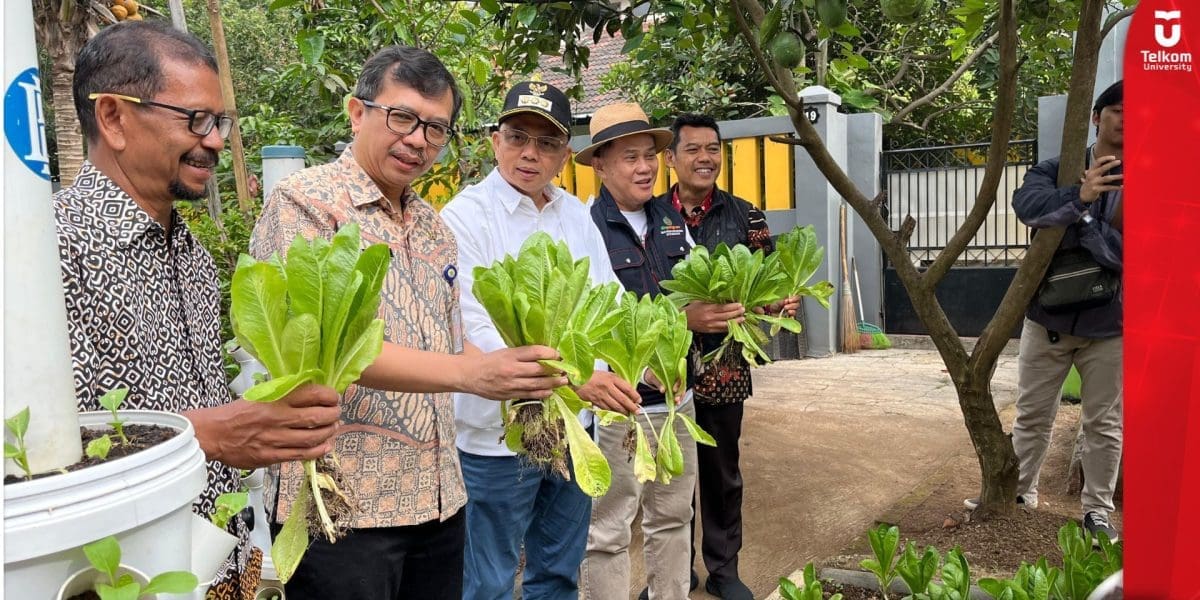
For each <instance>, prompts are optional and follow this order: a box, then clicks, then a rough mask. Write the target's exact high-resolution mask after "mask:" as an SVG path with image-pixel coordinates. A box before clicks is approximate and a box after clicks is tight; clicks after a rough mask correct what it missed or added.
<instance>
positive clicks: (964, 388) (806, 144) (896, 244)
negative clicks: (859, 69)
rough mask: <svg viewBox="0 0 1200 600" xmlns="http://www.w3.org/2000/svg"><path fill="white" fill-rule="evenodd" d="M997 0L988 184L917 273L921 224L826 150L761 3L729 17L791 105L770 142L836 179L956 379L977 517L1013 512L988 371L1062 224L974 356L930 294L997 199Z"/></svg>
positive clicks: (1008, 20) (1088, 55)
mask: <svg viewBox="0 0 1200 600" xmlns="http://www.w3.org/2000/svg"><path fill="white" fill-rule="evenodd" d="M999 4H1000V17H999V21H998V30H999V32H998V33H999V49H1000V64H999V69H1000V74H1001V77H1000V79H999V81H998V82H997V88H998V89H999V90H1000V93H998V94H997V97H996V105H995V113H996V119H995V120H994V122H993V124H992V143H991V145H990V147H989V149H988V164H987V168H986V169H985V174H984V183H983V184H982V185H981V186H980V190H979V196H978V198H977V200H976V205H975V206H974V207H973V208H972V210H971V213H970V214H969V216H968V219H967V220H966V222H964V224H963V225H962V226H961V227H960V229H959V230H958V231H957V232H956V233H955V235H954V236H953V238H952V239H951V243H949V244H947V247H946V249H944V250H943V251H942V253H941V255H939V256H938V259H937V260H936V261H935V262H934V264H933V265H932V266H931V267H930V268H929V269H928V270H926V271H925V272H920V271H918V270H917V269H916V268H915V267H913V265H912V262H911V261H910V260H908V251H907V246H908V236H909V235H911V233H912V228H913V226H914V225H915V221H913V220H912V217H911V216H909V217H908V218H907V219H906V222H905V225H904V226H903V227H902V228H901V231H900V232H898V233H897V232H893V231H892V230H891V228H890V226H889V225H888V224H887V223H886V222H885V221H884V219H883V218H882V216H881V215H880V212H879V205H878V203H877V200H876V201H872V200H870V199H868V198H866V197H865V196H864V195H863V194H862V192H861V191H859V190H858V188H857V187H856V186H855V185H854V183H853V182H852V181H851V180H850V178H849V177H848V176H846V173H845V171H843V170H842V168H841V167H840V166H839V165H838V164H837V162H836V161H835V160H834V159H833V157H832V156H830V155H829V152H828V150H827V149H826V147H825V144H824V142H822V140H821V139H820V137H819V136H818V135H817V133H816V131H815V129H813V127H812V125H811V124H809V123H808V120H807V119H805V118H804V117H803V101H802V100H801V99H800V97H799V95H798V94H797V92H796V86H795V81H794V80H793V78H792V76H791V72H790V70H788V69H784V68H782V67H780V66H779V65H778V64H776V63H775V62H774V61H773V60H769V59H768V58H767V56H766V55H765V54H764V52H763V51H762V49H761V48H760V47H759V46H758V44H757V40H756V37H755V32H754V28H757V27H758V26H759V25H760V24H761V22H762V19H763V16H764V14H765V11H764V10H763V7H762V5H761V4H760V3H759V2H757V1H755V0H730V7H731V10H732V13H733V18H734V21H735V24H736V25H737V27H738V29H739V30H740V32H741V35H742V39H743V40H744V41H745V43H746V44H747V46H749V47H750V50H751V53H752V54H753V55H754V57H755V61H756V62H757V63H758V65H759V66H760V67H761V68H762V69H763V72H764V75H765V76H766V77H767V80H768V81H769V82H770V83H771V85H772V87H774V88H775V91H776V92H778V93H779V95H780V97H782V98H783V100H784V103H785V104H787V106H788V112H789V114H790V115H791V117H792V123H793V125H794V126H795V129H796V137H795V138H793V139H780V138H773V139H775V140H776V141H783V142H787V143H792V144H795V145H798V146H802V147H803V148H804V150H805V151H806V152H807V153H808V154H809V156H810V157H811V158H812V160H813V163H814V165H815V166H816V167H817V169H818V170H819V171H820V172H821V174H823V175H824V176H825V177H826V179H827V180H828V181H829V183H830V185H832V186H833V187H834V189H835V190H837V192H838V193H839V194H841V195H842V197H843V198H845V199H846V201H847V202H848V203H849V204H850V206H851V207H852V208H854V210H855V212H857V213H858V214H859V216H860V217H862V219H863V221H864V223H865V224H866V225H867V228H868V229H870V231H871V233H872V234H873V235H874V236H875V238H876V239H877V240H878V241H879V244H880V247H881V248H882V249H883V251H884V254H885V255H886V256H887V257H888V260H889V261H891V263H892V264H893V265H894V266H895V268H896V273H897V275H898V276H899V278H900V280H901V282H902V283H903V284H904V288H905V290H906V291H907V292H908V294H909V297H910V298H911V299H912V304H913V308H914V309H915V310H916V312H917V315H918V317H920V319H921V322H922V323H923V324H924V325H925V327H926V329H927V330H928V331H929V333H930V337H931V339H932V340H933V342H934V344H935V345H936V346H937V348H938V352H939V353H940V354H941V356H942V360H943V362H945V364H946V368H947V370H948V371H949V373H950V375H951V378H952V379H953V380H954V384H955V388H956V390H957V392H958V397H959V407H960V408H961V410H962V413H963V421H964V423H965V425H966V427H967V431H968V433H969V434H970V436H971V442H972V444H973V445H974V447H975V452H976V455H977V458H978V459H979V466H980V472H981V476H982V480H983V483H982V488H983V489H982V495H981V500H982V501H981V503H980V515H981V516H985V517H986V516H989V515H995V514H1004V513H1009V512H1011V511H1012V510H1013V508H1014V506H1015V503H1014V502H1013V500H1014V498H1015V497H1016V484H1017V476H1018V470H1019V468H1018V467H1019V466H1018V463H1017V458H1016V454H1015V453H1014V452H1013V448H1012V442H1011V438H1010V436H1009V435H1008V434H1006V433H1005V432H1004V429H1003V426H1002V425H1001V423H1000V419H999V416H998V415H997V413H996V409H995V405H994V404H993V399H992V394H991V387H990V384H991V377H992V373H993V372H994V371H995V368H996V361H997V360H998V359H999V356H1000V351H1001V349H1002V348H1003V346H1004V343H1005V342H1006V341H1007V337H1008V332H1011V331H1012V330H1013V327H1015V326H1016V324H1017V322H1018V321H1019V320H1020V318H1021V315H1022V313H1024V310H1025V307H1026V306H1028V304H1029V301H1030V300H1031V299H1032V297H1033V294H1034V292H1035V290H1036V289H1037V285H1038V283H1039V282H1040V281H1041V278H1042V276H1043V274H1044V272H1045V270H1046V267H1047V265H1048V264H1049V261H1050V256H1051V254H1053V252H1054V249H1055V248H1056V247H1057V246H1058V241H1059V240H1060V239H1061V236H1062V230H1061V229H1059V230H1047V231H1044V232H1042V234H1040V235H1038V236H1037V237H1036V238H1035V239H1034V240H1033V242H1032V244H1031V246H1030V249H1029V251H1028V252H1027V253H1026V257H1025V260H1024V261H1023V262H1022V265H1021V268H1020V269H1018V271H1017V274H1016V276H1015V277H1014V278H1013V283H1012V285H1010V287H1009V289H1008V291H1007V292H1006V293H1005V296H1004V300H1003V301H1002V302H1001V306H1000V309H999V310H998V311H997V313H996V315H995V316H994V317H993V319H992V321H991V322H990V323H989V324H988V326H987V328H986V329H985V330H984V332H983V334H982V335H981V336H980V338H979V341H978V343H977V344H976V346H975V348H974V350H973V352H972V353H971V354H970V355H968V354H967V352H966V350H965V349H964V348H963V346H962V343H961V341H960V340H959V338H958V336H957V334H956V333H955V331H954V328H953V326H951V325H950V322H949V320H948V319H947V318H946V314H945V312H944V311H943V310H942V307H941V305H940V304H939V303H938V301H937V298H936V296H935V294H934V290H935V289H936V287H937V284H938V282H939V281H940V280H941V278H942V276H943V275H945V273H946V272H947V271H948V270H949V269H950V267H951V266H952V264H953V262H954V261H955V260H957V258H958V256H959V255H960V254H961V253H962V251H963V250H964V248H965V247H966V245H967V242H968V241H969V240H970V239H971V238H972V237H973V236H974V234H975V231H976V230H977V229H978V228H979V226H980V225H981V224H982V222H983V220H984V217H985V216H986V214H987V213H988V212H989V210H990V208H991V206H992V204H994V203H995V199H996V187H997V184H998V182H999V176H1000V174H1001V173H1002V171H1003V169H1004V165H1005V162H1006V161H1005V156H1006V154H1007V148H1008V139H1009V135H1010V133H1011V124H1012V116H1013V111H1014V110H1015V97H1016V71H1017V60H1016V46H1017V44H1018V40H1017V28H1016V8H1015V3H1014V2H1013V0H1001V2H1000V3H999ZM1102 4H1103V2H1102V0H1084V2H1083V9H1082V11H1081V14H1080V23H1079V34H1078V37H1077V39H1076V47H1075V57H1074V58H1075V61H1074V65H1073V70H1072V76H1071V84H1070V93H1069V95H1068V108H1067V118H1066V120H1067V123H1066V126H1065V127H1064V132H1063V138H1064V139H1063V146H1062V147H1063V149H1064V152H1063V162H1062V164H1063V167H1062V169H1060V176H1061V175H1063V174H1074V173H1077V172H1079V169H1078V168H1075V167H1074V166H1073V165H1075V164H1076V162H1078V163H1079V165H1080V166H1082V156H1083V154H1082V152H1083V145H1082V143H1081V142H1078V141H1077V138H1078V136H1079V134H1080V133H1082V134H1083V135H1084V136H1086V134H1087V131H1086V127H1087V119H1086V111H1087V107H1088V106H1090V100H1091V91H1092V89H1091V84H1092V82H1093V80H1094V79H1095V73H1096V59H1097V56H1098V50H1099V39H1100V36H1099V33H1100V21H1099V10H1100V6H1101V5H1102ZM1072 177H1073V175H1072Z"/></svg>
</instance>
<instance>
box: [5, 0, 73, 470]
mask: <svg viewBox="0 0 1200 600" xmlns="http://www.w3.org/2000/svg"><path fill="white" fill-rule="evenodd" d="M2 83H3V85H4V105H3V106H4V109H3V110H4V112H3V121H4V138H5V143H4V197H3V200H2V201H0V210H2V211H3V213H4V244H3V256H2V257H0V258H3V264H4V331H3V334H4V417H5V418H8V417H11V416H13V415H14V414H16V413H17V412H18V411H20V410H21V409H23V408H26V407H28V408H29V412H30V417H29V432H28V433H27V434H26V437H25V441H26V445H27V447H28V458H29V466H30V467H31V469H32V470H33V472H35V473H40V472H45V471H49V470H52V469H58V468H61V467H65V466H67V465H71V464H74V463H75V462H77V461H79V459H80V456H81V455H82V452H81V450H80V442H79V417H78V414H77V410H78V409H77V408H76V406H75V385H74V382H73V379H72V368H71V352H70V346H69V345H68V341H67V316H66V308H65V304H64V302H63V288H62V271H61V269H60V267H59V262H58V239H57V236H56V235H55V232H54V212H53V209H52V208H51V206H50V163H49V158H48V156H47V153H46V120H45V115H44V114H43V112H42V85H41V84H42V81H41V75H40V74H39V73H38V69H37V50H36V47H35V46H34V37H33V7H32V4H31V3H30V2H5V3H4V80H3V82H2ZM6 434H7V432H6ZM11 439H12V437H11V436H8V435H6V440H9V441H10V440H11ZM4 472H5V473H6V474H16V473H20V470H19V469H17V467H16V465H15V464H14V463H13V462H12V461H10V460H8V461H5V462H4Z"/></svg>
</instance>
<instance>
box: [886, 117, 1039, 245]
mask: <svg viewBox="0 0 1200 600" xmlns="http://www.w3.org/2000/svg"><path fill="white" fill-rule="evenodd" d="M987 149H988V144H986V143H983V144H962V145H957V146H937V147H931V148H912V149H904V150H888V151H885V152H884V153H883V160H882V169H881V173H880V177H881V179H882V185H883V188H884V189H885V190H887V208H888V220H889V222H890V224H891V227H892V229H893V230H898V229H900V226H901V224H902V223H903V222H904V217H905V216H906V215H912V217H913V218H914V219H916V222H917V226H916V229H915V230H914V231H913V235H912V238H911V239H910V240H909V256H910V258H911V260H912V262H913V265H915V266H917V267H922V266H926V265H928V264H930V263H931V262H933V260H935V259H936V258H937V256H938V254H940V253H941V251H942V249H943V248H945V246H946V243H947V242H949V240H950V238H951V237H953V235H954V233H955V232H956V231H957V230H958V228H959V226H961V225H962V222H963V221H964V220H965V219H966V217H967V214H968V213H969V212H970V210H971V207H972V206H973V205H974V204H975V198H976V196H977V194H978V192H979V184H980V183H982V181H983V173H984V165H985V163H986V161H987ZM1036 154H1037V140H1017V141H1013V142H1010V143H1009V146H1008V161H1007V163H1006V165H1005V168H1004V173H1003V174H1002V176H1001V178H1000V184H999V187H998V188H997V190H996V203H995V205H994V206H992V210H991V211H990V212H989V213H988V215H987V217H986V219H985V220H984V222H983V225H982V226H981V227H980V228H979V231H978V232H977V233H976V234H975V237H974V238H972V239H971V241H970V242H969V243H968V244H967V248H966V250H965V251H964V252H963V254H962V255H961V256H960V257H959V258H958V260H957V261H956V262H955V266H1014V265H1016V264H1018V263H1020V261H1021V259H1022V258H1023V257H1024V256H1025V249H1026V248H1028V247H1029V228H1028V227H1026V226H1025V225H1024V224H1022V223H1021V222H1020V221H1018V220H1017V217H1016V215H1015V214H1014V213H1013V210H1012V195H1013V192H1014V191H1016V189H1017V188H1018V187H1019V186H1020V185H1021V180H1022V178H1023V177H1024V175H1025V171H1027V170H1028V169H1029V167H1031V166H1033V164H1034V162H1035V156H1036Z"/></svg>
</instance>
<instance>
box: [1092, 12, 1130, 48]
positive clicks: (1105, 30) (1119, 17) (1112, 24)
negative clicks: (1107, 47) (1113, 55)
mask: <svg viewBox="0 0 1200 600" xmlns="http://www.w3.org/2000/svg"><path fill="white" fill-rule="evenodd" d="M1132 14H1133V7H1129V8H1126V9H1124V10H1119V11H1117V12H1115V13H1113V14H1111V15H1109V16H1108V19H1107V20H1106V21H1104V27H1102V28H1100V43H1104V38H1106V37H1108V34H1109V32H1111V31H1112V30H1113V29H1114V28H1116V26H1117V23H1120V22H1121V21H1123V20H1125V19H1126V18H1128V17H1129V15H1132Z"/></svg>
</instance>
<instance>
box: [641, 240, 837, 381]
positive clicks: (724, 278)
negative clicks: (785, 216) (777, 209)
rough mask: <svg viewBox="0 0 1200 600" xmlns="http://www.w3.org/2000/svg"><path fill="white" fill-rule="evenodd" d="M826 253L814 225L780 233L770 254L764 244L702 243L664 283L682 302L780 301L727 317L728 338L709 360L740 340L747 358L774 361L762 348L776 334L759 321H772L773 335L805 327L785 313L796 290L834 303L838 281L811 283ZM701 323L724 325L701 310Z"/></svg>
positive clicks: (754, 303) (675, 299)
mask: <svg viewBox="0 0 1200 600" xmlns="http://www.w3.org/2000/svg"><path fill="white" fill-rule="evenodd" d="M824 255H825V250H824V249H823V248H821V247H820V246H819V245H817V236H816V232H815V230H814V229H813V227H812V226H811V225H809V226H807V227H798V228H796V229H794V230H792V231H790V232H788V233H785V234H784V235H782V236H780V237H779V241H778V243H777V244H776V249H775V252H774V253H772V254H771V255H770V256H765V255H764V254H763V251H762V250H757V251H754V252H751V251H750V249H749V248H747V247H746V246H743V245H741V244H737V245H735V246H733V247H729V246H727V245H725V244H724V243H722V244H718V245H717V247H716V248H715V249H714V250H713V251H712V252H711V253H710V252H709V251H708V249H707V248H705V247H703V246H697V247H695V248H693V249H692V252H691V254H689V255H688V257H687V258H686V259H684V260H682V261H680V262H678V263H675V267H674V268H673V269H671V277H672V279H669V280H666V281H663V282H662V287H663V289H665V290H668V291H670V292H671V294H670V296H669V297H670V299H671V301H672V302H674V303H675V305H676V306H679V307H687V306H691V305H693V304H695V303H704V302H707V303H712V304H731V303H737V304H740V305H741V306H743V307H746V306H749V307H752V308H759V307H764V306H768V307H769V306H771V305H777V306H778V307H779V308H780V313H776V314H765V313H759V312H756V311H751V312H749V313H743V315H742V316H741V317H740V318H732V319H729V320H727V321H726V328H727V330H728V334H727V335H726V337H725V340H724V342H722V344H721V345H720V346H719V347H718V348H717V349H716V350H714V351H712V352H710V353H709V354H708V355H707V356H705V357H704V359H705V360H706V361H707V360H714V359H718V358H720V357H721V356H723V355H724V354H725V352H726V351H728V350H729V349H730V348H732V347H734V344H740V349H741V354H742V358H744V359H745V360H746V362H748V363H750V365H751V366H756V365H758V364H759V359H761V360H762V361H763V362H770V361H771V359H770V357H769V356H767V353H766V352H765V351H764V350H763V348H762V347H763V346H764V345H766V344H767V342H769V341H770V338H769V337H768V335H767V333H766V332H764V331H763V330H762V329H761V328H760V327H759V324H760V323H767V324H768V325H770V326H771V334H772V335H774V334H775V333H777V332H778V331H779V329H787V330H788V331H791V332H793V333H799V332H800V323H799V322H798V321H795V320H793V319H791V318H783V317H782V316H781V315H782V311H783V310H784V309H786V308H787V307H788V305H790V304H792V302H791V300H792V298H793V297H796V296H811V297H812V298H813V299H815V300H816V301H817V302H819V303H821V305H822V306H825V307H826V308H829V296H830V294H832V293H833V286H832V285H831V284H830V283H829V282H828V281H822V282H818V283H816V284H813V285H811V286H809V285H808V280H809V279H811V278H812V276H813V275H814V274H815V273H816V271H817V269H819V268H820V266H821V261H822V258H823V257H824ZM685 310H686V308H685ZM697 310H698V309H697ZM689 317H690V315H689ZM690 321H691V319H690V318H689V322H690ZM697 323H698V324H700V325H699V326H700V327H704V328H708V329H710V330H712V331H713V332H719V331H721V330H720V329H719V328H718V327H717V326H715V325H714V324H712V323H711V319H708V320H706V319H703V318H700V317H699V316H698V317H697ZM697 331H702V332H703V331H704V329H697Z"/></svg>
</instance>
